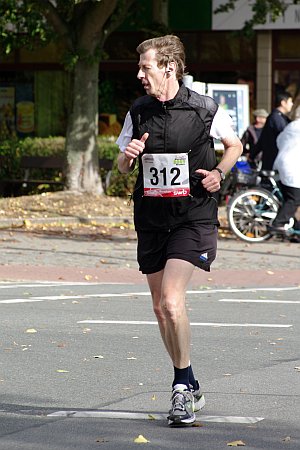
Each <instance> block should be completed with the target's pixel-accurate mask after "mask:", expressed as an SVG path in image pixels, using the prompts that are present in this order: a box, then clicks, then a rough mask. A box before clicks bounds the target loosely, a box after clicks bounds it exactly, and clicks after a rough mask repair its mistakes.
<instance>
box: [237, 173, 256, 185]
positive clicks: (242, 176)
mask: <svg viewBox="0 0 300 450" xmlns="http://www.w3.org/2000/svg"><path fill="white" fill-rule="evenodd" d="M256 177H257V174H256V173H255V172H254V171H253V172H250V173H245V172H241V171H240V170H237V171H236V181H237V182H238V183H240V184H245V185H255V184H256Z"/></svg>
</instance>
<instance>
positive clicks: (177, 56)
mask: <svg viewBox="0 0 300 450" xmlns="http://www.w3.org/2000/svg"><path fill="white" fill-rule="evenodd" d="M150 49H153V50H155V52H156V60H157V65H158V67H168V64H170V63H171V62H175V63H176V78H177V80H182V78H183V77H184V75H186V73H185V71H184V69H185V51H184V46H183V43H182V42H181V40H180V39H179V37H177V36H174V35H172V34H167V35H166V36H161V37H157V38H152V39H147V40H146V41H143V42H142V43H141V44H139V45H138V46H137V48H136V50H137V52H138V54H139V55H140V54H142V53H145V52H146V51H148V50H150Z"/></svg>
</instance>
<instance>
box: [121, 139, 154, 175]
mask: <svg viewBox="0 0 300 450" xmlns="http://www.w3.org/2000/svg"><path fill="white" fill-rule="evenodd" d="M148 137H149V133H144V134H143V136H142V137H141V139H132V141H131V142H130V143H129V144H128V145H127V147H126V149H125V151H124V152H122V153H119V156H118V169H119V171H120V172H121V173H128V172H130V171H131V170H132V169H133V167H134V161H135V160H136V158H137V157H138V156H139V155H140V154H141V153H143V151H144V148H145V142H146V140H147V139H148Z"/></svg>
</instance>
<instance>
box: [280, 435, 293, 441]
mask: <svg viewBox="0 0 300 450" xmlns="http://www.w3.org/2000/svg"><path fill="white" fill-rule="evenodd" d="M282 441H283V442H291V436H286V437H285V438H283V439H282Z"/></svg>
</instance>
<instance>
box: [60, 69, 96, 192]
mask: <svg viewBox="0 0 300 450" xmlns="http://www.w3.org/2000/svg"><path fill="white" fill-rule="evenodd" d="M98 73H99V63H93V64H92V63H90V62H88V61H78V63H77V64H76V66H75V69H74V74H73V83H72V90H73V92H72V93H71V98H72V105H71V111H70V117H69V121H68V130H67V136H66V153H67V159H68V174H67V188H68V189H69V190H71V191H77V192H90V193H95V194H102V193H103V187H102V183H101V178H100V175H99V167H98V166H99V164H98V151H97V141H96V136H97V134H98Z"/></svg>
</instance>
